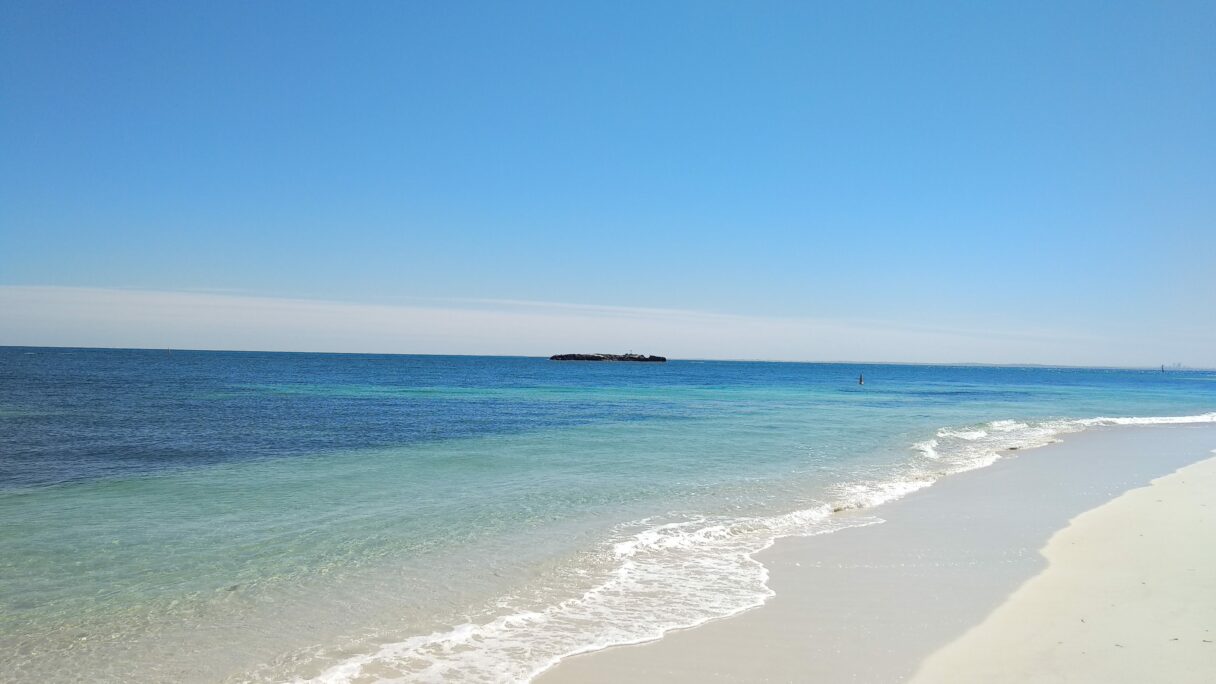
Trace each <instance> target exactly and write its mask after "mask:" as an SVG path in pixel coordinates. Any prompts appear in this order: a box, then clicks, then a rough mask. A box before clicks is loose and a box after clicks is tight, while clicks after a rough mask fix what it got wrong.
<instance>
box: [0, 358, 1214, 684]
mask: <svg viewBox="0 0 1216 684" xmlns="http://www.w3.org/2000/svg"><path fill="white" fill-rule="evenodd" d="M861 373H864V374H865V380H866V382H865V385H864V386H860V385H858V382H857V378H858V376H859V374H861ZM1214 411H1216V373H1211V372H1202V371H1173V372H1168V373H1161V372H1159V371H1130V370H1099V369H1062V368H991V367H955V366H887V365H866V366H852V365H837V364H795V363H744V362H708V361H706V362H699V361H673V362H670V363H667V364H630V363H587V362H550V361H547V360H544V359H534V358H508V357H444V356H359V355H329V354H278V353H273V354H272V353H235V352H234V353H225V352H179V351H174V352H172V353H168V352H165V351H121V350H83V349H41V348H38V349H31V348H12V347H8V348H0V680H3V681H29V682H56V681H62V682H69V681H71V682H75V681H82V680H88V681H113V682H132V681H200V682H215V681H296V680H302V681H308V680H316V681H327V682H347V681H377V680H379V679H389V680H394V679H405V680H407V681H413V680H417V681H440V680H458V681H474V682H476V681H485V682H497V681H517V680H526V679H527V678H528V677H529V676H531V675H532V674H534V673H536V672H537V671H539V670H541V669H543V668H545V667H547V666H548V665H551V664H552V663H553V662H556V660H557V659H559V658H561V657H563V656H565V655H569V654H571V653H574V652H578V651H583V650H587V649H590V648H597V647H602V646H606V645H610V644H615V643H627V642H632V641H639V640H645V639H649V638H654V637H656V636H658V635H660V634H662V633H663V631H665V630H667V629H671V628H673V627H681V626H690V625H694V624H697V623H699V622H703V621H705V620H708V619H712V618H714V617H720V616H723V615H728V614H730V613H733V612H737V611H740V610H743V609H746V608H748V607H751V606H754V605H757V604H758V603H759V602H761V601H763V600H764V599H765V598H766V597H767V596H769V595H770V592H769V590H768V587H767V586H766V585H765V583H764V579H765V573H764V569H763V567H761V566H760V565H758V564H757V563H756V562H755V561H754V560H752V558H751V554H752V553H754V552H755V551H757V550H759V549H762V548H764V547H765V546H767V545H768V544H770V543H771V542H772V541H773V540H774V539H776V538H778V537H781V536H787V535H797V534H814V533H825V532H831V531H832V530H834V529H838V528H839V527H841V526H842V525H844V524H846V523H844V522H843V521H842V520H841V519H840V518H841V516H834V515H833V514H832V512H833V510H835V509H840V508H844V507H848V508H867V507H871V506H875V505H878V504H880V503H881V502H883V501H885V500H889V499H892V498H895V497H898V496H901V495H902V494H904V493H906V492H908V491H912V490H914V489H917V488H920V487H923V486H928V485H930V484H931V483H932V482H933V481H934V480H935V479H938V478H940V477H942V476H944V475H947V474H949V473H952V472H957V471H961V470H966V469H969V468H974V467H980V466H983V465H986V464H988V463H990V462H991V461H992V460H994V459H995V458H997V457H998V454H999V453H1000V452H1001V451H1002V450H1004V449H1007V448H1009V447H1015V446H1016V447H1026V446H1033V445H1037V444H1042V443H1045V442H1047V441H1050V440H1052V439H1054V438H1055V437H1056V436H1057V435H1059V434H1062V433H1065V432H1070V431H1075V430H1080V429H1084V428H1085V427H1087V426H1089V425H1092V424H1102V423H1111V422H1118V421H1112V420H1109V419H1110V418H1120V419H1127V420H1123V421H1122V422H1156V421H1159V417H1169V416H1173V417H1186V418H1184V420H1188V421H1201V420H1203V421H1209V420H1214V419H1216V414H1214V413H1213V412H1214ZM1100 417H1101V418H1105V419H1107V420H1095V419H1097V418H1100ZM849 520H850V522H849V523H848V524H856V523H857V522H859V521H861V522H864V520H865V519H864V518H854V517H850V518H849Z"/></svg>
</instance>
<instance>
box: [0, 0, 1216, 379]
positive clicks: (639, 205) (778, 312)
mask: <svg viewBox="0 0 1216 684" xmlns="http://www.w3.org/2000/svg"><path fill="white" fill-rule="evenodd" d="M1214 30H1216V6H1213V5H1212V4H1211V3H1203V2H1179V3H1169V4H1168V5H1165V4H1161V3H1133V2H1116V3H1105V2H1104V3H1098V2H1078V3H1067V4H1060V3H1046V2H1044V3H984V4H982V5H980V6H976V5H975V4H969V3H953V2H939V3H924V4H920V5H918V6H915V7H913V6H901V5H897V4H884V3H850V4H849V5H848V6H843V5H829V4H822V5H819V4H813V3H781V2H776V3H764V4H737V3H714V2H709V3H705V2H697V3H692V2H687V3H681V2H673V3H662V4H660V5H657V6H656V5H654V4H648V3H621V4H613V5H586V4H584V5H576V4H573V3H547V2H536V3H522V4H520V3H516V4H510V5H503V4H494V3H460V4H451V5H445V6H438V5H435V6H428V5H424V4H406V3H369V4H365V5H361V6H359V7H350V6H345V7H344V6H339V5H334V4H324V3H294V4H291V5H286V4H276V3H256V4H255V3H235V2H219V3H208V4H207V5H205V6H203V5H199V6H182V5H176V6H175V5H168V4H158V3H150V2H147V3H144V2H132V3H121V4H95V3H93V4H91V3H83V2H66V3H35V2H13V1H11V0H0V101H3V102H4V105H3V106H2V107H0V149H2V150H3V154H0V344H3V345H49V346H122V347H152V348H159V347H175V348H225V349H274V350H301V351H367V352H399V353H476V354H496V353H497V354H528V355H547V354H551V353H557V352H571V351H626V350H628V349H633V350H636V351H641V352H648V353H656V354H664V355H668V356H672V357H681V358H691V357H695V358H749V359H782V360H849V361H911V362H981V363H1043V364H1072V365H1120V366H1155V365H1157V364H1159V363H1174V362H1180V363H1182V364H1185V365H1188V366H1205V367H1216V306H1214V305H1213V299H1214V296H1216V267H1214V264H1216V164H1214V163H1213V162H1212V160H1213V159H1216V79H1213V78H1212V77H1211V75H1212V74H1213V73H1216V41H1213V40H1211V36H1212V34H1213V31H1214Z"/></svg>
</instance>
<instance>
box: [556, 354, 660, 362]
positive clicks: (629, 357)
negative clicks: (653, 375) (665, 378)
mask: <svg viewBox="0 0 1216 684" xmlns="http://www.w3.org/2000/svg"><path fill="white" fill-rule="evenodd" d="M549 360H550V361H641V362H643V363H664V362H666V361H667V357H666V356H646V355H644V354H554V355H553V356H550V357H549Z"/></svg>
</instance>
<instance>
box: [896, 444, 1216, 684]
mask: <svg viewBox="0 0 1216 684" xmlns="http://www.w3.org/2000/svg"><path fill="white" fill-rule="evenodd" d="M1214 495H1216V458H1212V459H1208V460H1206V461H1203V462H1201V463H1197V464H1195V465H1191V466H1188V467H1185V468H1183V469H1181V470H1179V471H1178V472H1176V473H1174V474H1172V475H1168V476H1166V477H1163V478H1160V479H1158V480H1156V481H1154V482H1153V484H1152V486H1150V487H1145V488H1142V489H1136V490H1133V491H1130V492H1128V493H1126V494H1124V495H1123V496H1121V497H1119V498H1118V499H1115V500H1114V501H1112V502H1110V503H1108V504H1106V505H1104V506H1101V507H1099V508H1096V509H1094V510H1092V511H1089V512H1087V513H1083V514H1081V515H1080V516H1078V517H1077V518H1076V519H1075V520H1073V521H1072V523H1071V524H1070V525H1069V526H1068V527H1067V528H1065V529H1064V530H1062V531H1061V532H1059V533H1058V534H1056V535H1055V536H1054V537H1052V538H1051V541H1050V542H1049V543H1048V544H1047V547H1046V548H1044V549H1043V555H1044V556H1045V557H1046V558H1047V560H1048V563H1049V566H1048V568H1047V569H1046V570H1044V571H1043V572H1042V573H1040V574H1039V575H1037V576H1035V577H1034V578H1033V579H1031V580H1030V581H1028V582H1026V584H1024V585H1022V587H1021V588H1019V589H1018V590H1017V591H1016V592H1014V594H1013V595H1012V596H1010V597H1009V599H1008V600H1007V601H1005V603H1003V604H1002V605H1001V606H1000V607H999V608H997V609H996V610H995V611H994V612H993V613H992V614H991V615H989V616H988V618H987V619H985V620H984V622H983V623H981V624H980V625H979V626H977V627H976V628H974V629H972V630H970V631H969V632H967V633H966V634H965V635H963V637H961V638H960V639H958V640H957V641H955V642H953V643H951V644H950V645H949V646H947V647H945V648H943V649H942V650H940V651H938V652H937V653H935V654H933V655H932V656H931V657H930V658H929V659H928V660H927V661H926V662H925V663H924V665H923V666H922V667H921V669H920V671H919V672H918V673H917V676H916V677H915V678H914V680H913V681H914V682H917V683H919V684H932V683H937V682H989V683H990V684H997V683H1000V682H1010V683H1013V682H1075V681H1091V682H1149V681H1170V682H1211V681H1213V680H1216V496H1214Z"/></svg>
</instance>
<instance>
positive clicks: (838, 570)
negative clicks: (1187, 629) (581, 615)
mask: <svg viewBox="0 0 1216 684" xmlns="http://www.w3.org/2000/svg"><path fill="white" fill-rule="evenodd" d="M1213 448H1216V425H1210V424H1200V425H1162V426H1136V427H1129V426H1119V427H1108V428H1095V429H1091V430H1088V431H1086V432H1083V433H1078V434H1073V435H1066V436H1065V437H1064V439H1063V441H1062V442H1060V443H1057V444H1052V445H1049V446H1046V447H1042V448H1039V449H1031V450H1027V451H1020V452H1013V453H1010V454H1008V456H1007V457H1006V458H1004V459H1002V460H1001V461H999V462H998V463H996V464H995V465H993V466H990V467H988V468H983V469H980V470H976V471H972V472H968V473H963V474H960V475H955V476H952V477H949V478H946V479H945V480H943V481H941V482H939V483H938V484H936V485H934V486H933V487H930V488H928V489H925V490H921V491H919V492H915V493H913V494H911V495H909V496H907V497H905V498H904V499H901V500H899V501H896V502H893V503H890V504H887V505H884V506H881V507H879V508H875V509H871V510H868V511H864V512H863V513H861V514H863V515H866V516H872V515H877V516H879V517H880V518H882V519H883V520H884V521H885V522H883V523H882V524H878V525H872V526H868V527H862V528H854V529H849V530H845V531H842V532H838V533H835V534H830V535H823V536H818V537H805V538H787V539H782V540H779V541H778V542H777V543H776V544H775V545H774V546H773V547H771V548H769V549H767V550H765V551H763V552H761V553H760V554H757V559H759V560H760V561H761V562H763V563H764V564H765V566H767V567H768V568H769V570H770V579H769V585H770V586H771V587H772V589H773V590H774V591H775V592H776V595H775V596H774V597H773V598H772V599H771V600H770V601H769V602H768V603H766V604H765V605H764V606H762V607H760V608H757V609H754V610H751V611H748V612H746V613H743V614H741V615H737V616H734V617H731V618H726V619H723V620H718V621H714V622H710V623H708V624H705V625H702V626H700V627H697V628H694V629H689V630H680V631H675V632H671V633H668V634H667V635H666V636H665V637H664V638H663V639H661V640H658V641H653V642H649V643H646V644H639V645H633V646H622V647H616V648H610V649H606V650H603V651H597V652H594V653H590V654H585V655H580V656H575V657H572V658H569V659H566V660H564V661H562V662H561V663H559V664H558V665H557V666H556V667H554V668H552V669H550V670H549V671H547V672H545V673H543V674H542V675H541V676H539V677H537V678H536V680H535V681H537V682H542V683H544V684H554V683H560V682H581V683H590V682H620V681H632V682H744V681H745V682H895V681H906V680H908V679H909V678H911V677H912V676H913V675H914V674H915V673H916V672H917V671H918V669H919V668H920V667H921V665H922V663H924V664H925V669H924V671H923V672H922V673H921V676H922V679H921V680H920V681H926V682H929V681H933V682H938V681H968V680H967V679H957V678H953V679H952V678H950V677H951V676H952V675H947V674H945V673H946V672H948V671H949V669H950V668H952V667H956V665H953V664H949V665H941V667H942V668H944V669H942V670H939V669H935V668H937V667H939V665H938V663H946V662H948V661H947V660H946V658H947V657H950V658H955V657H958V656H957V653H960V652H961V653H963V654H964V657H969V658H972V659H973V660H974V659H975V658H977V657H978V659H979V661H981V662H982V660H983V655H979V656H976V654H974V653H972V651H974V650H975V649H976V648H983V649H985V650H987V649H991V648H998V647H997V646H993V645H985V646H982V647H980V646H969V645H965V644H964V642H961V641H959V642H957V643H958V644H964V645H961V646H960V645H957V644H956V643H955V642H956V641H957V640H959V639H962V638H964V635H967V636H966V637H965V638H967V639H972V638H980V637H976V636H974V635H975V634H980V633H981V632H980V631H979V628H977V625H982V624H984V623H986V621H987V620H988V619H989V618H990V616H993V615H995V614H996V613H1000V612H1001V607H1002V604H1005V603H1006V602H1007V601H1009V600H1015V599H1014V598H1011V597H1012V596H1014V595H1015V592H1018V591H1019V588H1021V587H1023V585H1024V584H1026V583H1027V582H1028V581H1029V580H1031V579H1032V578H1036V576H1040V574H1041V573H1044V572H1045V571H1046V570H1048V567H1049V565H1048V556H1045V555H1044V552H1043V550H1044V548H1045V547H1047V546H1048V543H1049V541H1051V540H1052V539H1053V537H1055V536H1056V535H1057V533H1059V532H1061V530H1065V529H1066V528H1069V526H1070V522H1071V521H1073V519H1074V518H1077V517H1078V516H1080V515H1081V514H1083V513H1086V512H1087V511H1092V510H1094V509H1099V507H1102V506H1103V505H1104V504H1107V503H1109V502H1111V501H1113V500H1115V499H1117V498H1119V497H1120V496H1121V495H1123V494H1124V493H1125V492H1128V491H1129V490H1133V489H1136V488H1139V487H1145V486H1147V485H1149V483H1150V482H1151V481H1152V480H1154V479H1156V478H1161V477H1163V476H1166V475H1169V474H1170V473H1173V472H1174V471H1176V470H1177V469H1179V468H1182V467H1184V466H1188V465H1190V464H1193V463H1197V462H1199V461H1202V460H1204V459H1206V458H1209V457H1210V456H1211V452H1212V449H1213ZM1172 491H1173V490H1171V492H1172ZM1207 491H1209V492H1211V491H1214V490H1212V489H1211V488H1210V487H1209V488H1208V490H1207ZM1168 496H1170V497H1171V498H1176V497H1179V496H1182V495H1181V494H1178V493H1171V494H1169V495H1168ZM1212 498H1213V499H1214V500H1216V497H1212ZM1180 500H1181V499H1180ZM1214 505H1216V504H1214ZM1171 510H1172V508H1171ZM1178 510H1182V509H1178ZM1204 510H1206V509H1204ZM844 515H849V513H845V514H844ZM1094 515H1097V513H1095V514H1094ZM1170 521H1173V522H1174V523H1176V525H1177V526H1178V528H1179V529H1177V530H1176V531H1175V535H1176V536H1171V537H1170V539H1169V540H1168V541H1167V540H1165V539H1164V538H1163V537H1162V536H1161V535H1162V533H1161V532H1160V529H1163V528H1162V527H1158V528H1154V530H1149V531H1146V532H1144V533H1145V534H1146V535H1147V536H1150V537H1153V538H1154V540H1153V542H1152V543H1153V544H1155V545H1157V546H1156V548H1160V546H1161V545H1169V544H1174V545H1175V546H1176V547H1178V549H1179V550H1180V551H1181V550H1183V549H1192V550H1193V549H1194V548H1196V547H1204V549H1203V551H1202V553H1207V554H1211V553H1212V551H1211V549H1212V548H1214V547H1216V540H1212V539H1211V538H1210V537H1203V536H1202V535H1203V534H1206V533H1205V532H1203V531H1202V530H1201V529H1197V528H1195V525H1196V523H1195V522H1194V520H1192V519H1190V518H1187V517H1185V516H1181V515H1180V516H1178V517H1177V520H1174V518H1173V517H1170V515H1169V514H1167V520H1166V521H1165V522H1164V523H1161V525H1163V526H1164V527H1168V526H1169V525H1170ZM1079 522H1080V521H1079ZM1080 529H1082V530H1085V529H1088V528H1080ZM1074 532H1075V530H1074ZM1081 534H1083V535H1085V536H1086V537H1087V538H1093V539H1097V538H1098V537H1097V536H1095V535H1094V534H1093V532H1092V531H1089V532H1084V531H1083V532H1081ZM1185 539H1191V540H1193V542H1194V543H1191V544H1183V543H1178V542H1179V541H1180V540H1185ZM1201 539H1206V540H1207V541H1200V540H1201ZM1108 544H1115V545H1116V546H1119V545H1121V544H1122V541H1121V540H1115V541H1108ZM1048 553H1051V551H1050V550H1049V551H1048ZM1195 553H1200V552H1199V551H1196V552H1195ZM1055 558H1056V557H1055V556H1052V562H1053V565H1052V566H1051V567H1052V568H1055V567H1056V565H1055V563H1056V560H1055ZM1061 558H1062V556H1061ZM1158 558H1159V559H1160V561H1159V565H1160V568H1159V569H1160V570H1162V572H1163V573H1164V572H1167V571H1168V572H1172V571H1173V570H1176V567H1177V565H1178V564H1179V563H1183V564H1185V563H1188V562H1191V563H1196V564H1198V565H1195V567H1196V568H1197V569H1196V571H1195V573H1192V575H1193V576H1194V577H1195V578H1196V581H1199V582H1202V581H1204V580H1205V579H1210V578H1212V577H1216V568H1213V567H1212V565H1211V563H1210V561H1211V557H1210V555H1208V556H1202V557H1199V556H1186V559H1179V558H1177V557H1174V556H1169V555H1159V556H1158ZM1060 562H1064V561H1060ZM1061 567H1062V566H1061ZM1088 572H1090V573H1095V572H1096V573H1097V574H1098V575H1100V577H1099V579H1101V580H1102V581H1103V582H1105V581H1106V580H1107V579H1110V578H1112V577H1113V576H1114V574H1115V573H1114V572H1113V571H1112V572H1110V573H1107V572H1105V571H1101V572H1099V571H1095V570H1092V569H1090V570H1088ZM1108 575H1109V577H1108ZM1176 575H1177V573H1174V574H1171V575H1169V577H1171V578H1172V581H1177V578H1176ZM1044 576H1045V575H1044ZM1165 576H1166V575H1165V574H1163V575H1161V577H1163V578H1164V577H1165ZM1111 581H1112V582H1114V580H1113V579H1112V580H1111ZM1115 584H1118V582H1115ZM1209 584H1212V582H1209ZM1209 590H1210V587H1209ZM1112 591H1116V593H1115V594H1114V595H1111V596H1107V595H1106V594H1103V596H1104V597H1105V598H1111V599H1113V601H1114V602H1115V603H1116V604H1118V603H1119V601H1120V600H1123V599H1129V600H1130V598H1131V594H1128V593H1127V592H1128V590H1127V589H1126V588H1124V589H1117V590H1112ZM1119 592H1122V593H1119ZM1204 596H1208V597H1210V596H1211V594H1210V593H1208V594H1206V595H1204ZM1190 597H1194V599H1195V602H1196V603H1197V605H1198V607H1199V608H1198V609H1199V610H1200V614H1201V615H1203V616H1206V617H1205V618H1204V619H1207V620H1208V621H1209V622H1212V620H1211V618H1212V617H1213V613H1214V612H1216V607H1214V606H1213V604H1212V603H1211V602H1210V598H1209V599H1205V598H1203V596H1200V595H1197V594H1195V592H1194V591H1192V590H1190V589H1187V590H1183V591H1181V592H1173V593H1164V592H1163V593H1159V594H1156V595H1154V596H1153V597H1152V598H1150V599H1148V602H1149V603H1153V602H1157V603H1160V604H1162V606H1164V607H1161V610H1163V611H1166V612H1169V611H1170V610H1172V609H1171V608H1170V607H1169V605H1175V604H1178V603H1179V602H1182V603H1187V602H1190V601H1191V598H1190ZM1166 604H1168V605H1166ZM1030 613H1031V614H1033V611H1031V612H1030ZM1028 619H1031V618H1027V617H1026V616H1025V615H1023V617H1022V618H1021V622H1022V625H1023V627H1024V629H1026V630H1029V631H1030V632H1034V631H1037V630H1038V629H1039V628H1040V625H1039V624H1038V623H1036V624H1034V625H1030V624H1027V623H1026V620H1028ZM1043 619H1044V618H1043V616H1039V617H1037V618H1033V620H1043ZM1033 620H1032V621H1033ZM1044 624H1046V623H1044ZM973 629H974V630H976V631H973ZM1146 629H1147V633H1148V634H1150V635H1151V634H1155V632H1154V631H1153V628H1151V627H1148V628H1146ZM1161 629H1163V630H1164V629H1165V628H1164V627H1162V628H1161ZM990 631H992V630H989V629H984V630H983V633H985V634H987V633H988V632H990ZM1167 631H1168V630H1167ZM1002 633H1004V632H1002ZM1161 636H1162V637H1163V640H1162V641H1161V643H1160V644H1159V646H1158V647H1157V650H1156V651H1150V652H1141V653H1140V657H1141V658H1146V659H1147V658H1154V659H1166V658H1169V657H1171V655H1170V654H1171V653H1172V652H1171V651H1167V650H1164V649H1167V648H1171V647H1172V646H1171V644H1174V645H1176V642H1170V641H1166V640H1165V639H1169V638H1172V637H1174V636H1177V635H1174V634H1170V635H1165V634H1164V632H1162V633H1161ZM985 638H989V639H991V638H993V637H991V635H989V636H988V637H985ZM977 643H978V642H977ZM985 643H986V644H992V643H995V642H991V641H989V642H985ZM1199 643H1200V644H1202V645H1203V646H1209V647H1210V646H1213V645H1212V644H1206V643H1204V642H1202V641H1200V642H1199ZM1001 648H1003V646H1002V647H1001ZM1112 648H1115V647H1113V646H1112ZM942 649H946V650H942ZM939 651H941V652H940V653H938V652H939ZM948 652H951V653H955V654H956V655H954V656H950V655H948ZM935 653H936V654H937V655H934V654H935ZM930 656H933V658H930ZM1011 657H1014V659H1015V660H1016V659H1017V656H1011ZM1024 657H1025V658H1032V657H1037V656H1033V655H1029V654H1028V655H1026V656H1024ZM926 659H929V661H928V662H926ZM949 662H957V661H949ZM973 664H974V663H973ZM1061 667H1064V666H1061ZM1067 667H1068V668H1070V669H1068V670H1067V671H1063V670H1061V671H1060V672H1059V673H1058V674H1059V675H1060V676H1061V677H1064V678H1067V679H1068V681H1102V678H1101V677H1100V676H1097V675H1095V676H1092V677H1091V676H1089V674H1088V673H1086V672H1085V671H1083V669H1082V664H1079V663H1077V662H1073V661H1070V663H1069V664H1068V665H1067ZM1049 670H1050V667H1049ZM1208 674H1209V675H1210V674H1211V672H1210V671H1209V672H1208ZM977 676H979V677H980V678H979V681H984V680H985V676H982V675H977ZM1027 677H1030V678H1031V679H1033V676H1032V675H1027ZM1027 677H1018V678H1015V679H1012V680H1009V681H1025V680H1026V679H1027ZM969 681H977V680H975V679H970V680H969ZM1172 681H1179V679H1178V678H1177V677H1174V678H1172ZM1196 681H1198V680H1196Z"/></svg>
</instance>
